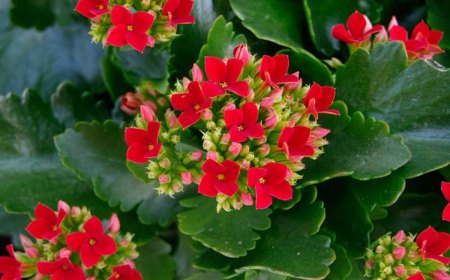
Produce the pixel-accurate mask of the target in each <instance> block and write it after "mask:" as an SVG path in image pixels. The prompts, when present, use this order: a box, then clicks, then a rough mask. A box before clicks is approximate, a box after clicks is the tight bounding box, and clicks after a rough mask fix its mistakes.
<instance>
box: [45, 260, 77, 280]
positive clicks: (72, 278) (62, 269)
mask: <svg viewBox="0 0 450 280" xmlns="http://www.w3.org/2000/svg"><path fill="white" fill-rule="evenodd" d="M37 270H38V272H39V273H40V274H42V275H51V276H52V277H51V278H50V280H85V279H86V276H85V275H84V272H83V269H82V268H81V267H80V266H78V265H76V264H73V263H71V262H70V260H69V259H68V258H61V259H58V260H56V261H54V262H38V263H37Z"/></svg>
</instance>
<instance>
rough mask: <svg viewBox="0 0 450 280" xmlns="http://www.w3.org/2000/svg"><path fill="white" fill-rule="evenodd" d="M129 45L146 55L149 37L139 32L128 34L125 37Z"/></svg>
mask: <svg viewBox="0 0 450 280" xmlns="http://www.w3.org/2000/svg"><path fill="white" fill-rule="evenodd" d="M125 40H126V41H127V43H128V44H129V45H130V46H131V47H133V49H135V50H137V51H138V52H141V53H144V49H145V47H146V46H147V43H148V35H147V34H145V33H139V32H127V33H126V35H125Z"/></svg>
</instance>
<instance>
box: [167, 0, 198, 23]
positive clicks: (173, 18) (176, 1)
mask: <svg viewBox="0 0 450 280" xmlns="http://www.w3.org/2000/svg"><path fill="white" fill-rule="evenodd" d="M193 6H194V0H167V2H166V3H165V4H164V6H163V8H162V13H163V15H165V16H167V17H168V18H169V25H170V26H171V27H174V26H175V25H177V24H193V23H195V17H193V16H191V12H192V8H193Z"/></svg>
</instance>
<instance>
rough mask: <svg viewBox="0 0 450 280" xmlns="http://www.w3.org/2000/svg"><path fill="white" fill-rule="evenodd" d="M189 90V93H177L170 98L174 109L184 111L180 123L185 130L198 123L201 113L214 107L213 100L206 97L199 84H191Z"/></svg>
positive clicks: (179, 118)
mask: <svg viewBox="0 0 450 280" xmlns="http://www.w3.org/2000/svg"><path fill="white" fill-rule="evenodd" d="M187 88H188V92H186V93H175V94H172V96H171V97H170V103H171V104H172V106H173V108H175V109H176V110H179V111H183V112H182V113H181V114H180V116H179V117H178V122H179V123H180V125H181V126H182V127H183V128H187V127H189V126H191V125H193V124H195V123H196V122H198V121H199V120H200V117H201V112H202V111H204V110H206V109H209V108H211V106H212V99H211V98H209V97H205V95H204V94H203V91H202V89H201V87H200V84H199V83H198V82H190V83H189V85H188V87H187Z"/></svg>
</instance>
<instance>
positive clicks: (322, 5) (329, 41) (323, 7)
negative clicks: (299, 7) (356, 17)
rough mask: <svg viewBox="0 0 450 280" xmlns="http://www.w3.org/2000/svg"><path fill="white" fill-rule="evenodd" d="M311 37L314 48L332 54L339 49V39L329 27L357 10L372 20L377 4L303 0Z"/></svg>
mask: <svg viewBox="0 0 450 280" xmlns="http://www.w3.org/2000/svg"><path fill="white" fill-rule="evenodd" d="M303 6H304V9H305V13H306V19H307V22H308V27H309V31H310V34H311V38H312V40H313V42H314V44H315V45H316V48H317V49H318V50H319V51H320V52H322V53H324V54H326V55H327V56H332V55H333V53H334V52H335V51H337V50H339V41H337V40H336V39H334V38H333V37H332V36H331V27H332V26H333V25H336V24H339V23H343V24H344V25H345V23H346V21H347V18H348V17H349V16H350V15H351V14H352V13H353V12H354V11H355V10H358V11H360V12H362V13H365V14H367V15H368V16H369V18H371V19H372V20H376V19H378V17H379V10H380V9H379V4H378V3H376V2H374V1H370V0H343V1H334V0H321V1H315V0H303Z"/></svg>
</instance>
